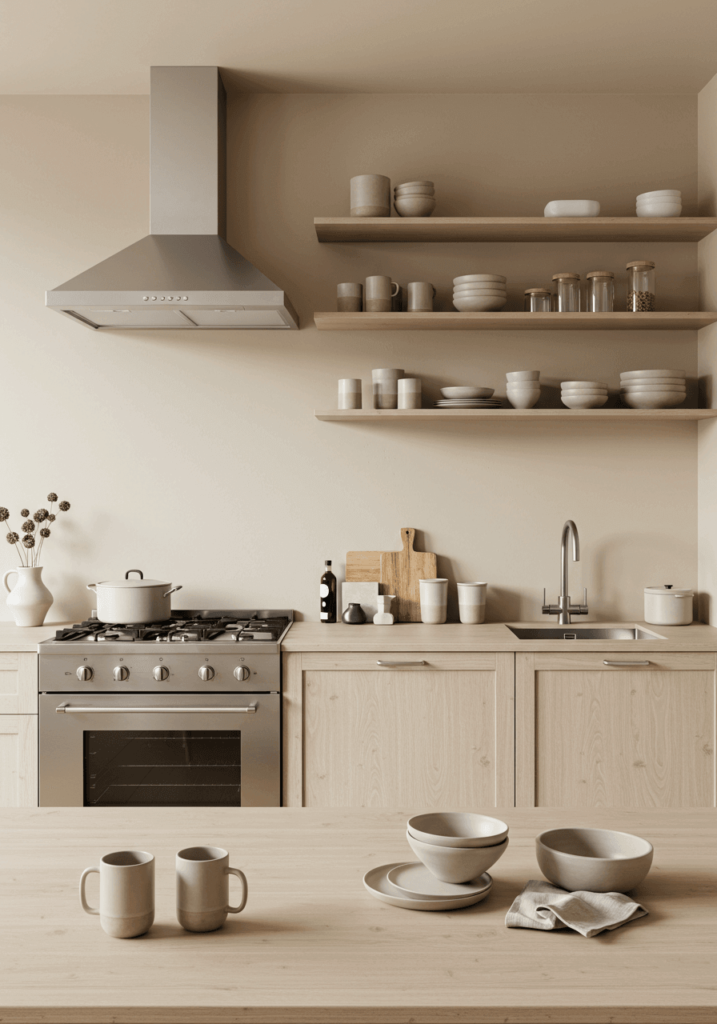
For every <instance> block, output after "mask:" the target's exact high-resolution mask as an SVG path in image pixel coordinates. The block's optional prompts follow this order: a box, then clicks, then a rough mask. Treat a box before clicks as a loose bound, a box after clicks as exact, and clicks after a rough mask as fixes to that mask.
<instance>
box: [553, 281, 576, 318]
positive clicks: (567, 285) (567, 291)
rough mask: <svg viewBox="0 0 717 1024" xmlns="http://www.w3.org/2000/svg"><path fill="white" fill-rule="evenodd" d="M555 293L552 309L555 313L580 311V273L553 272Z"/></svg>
mask: <svg viewBox="0 0 717 1024" xmlns="http://www.w3.org/2000/svg"><path fill="white" fill-rule="evenodd" d="M553 281H554V282H555V294H554V295H553V309H554V310H555V311H556V312H557V313H579V312H580V274H570V273H568V272H567V271H565V272H564V273H562V274H553Z"/></svg>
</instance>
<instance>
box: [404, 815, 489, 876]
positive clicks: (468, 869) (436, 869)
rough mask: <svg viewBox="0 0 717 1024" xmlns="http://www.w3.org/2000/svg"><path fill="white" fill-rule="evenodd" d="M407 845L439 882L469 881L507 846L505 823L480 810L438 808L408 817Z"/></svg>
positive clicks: (480, 873) (481, 872) (480, 872)
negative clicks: (462, 810)
mask: <svg viewBox="0 0 717 1024" xmlns="http://www.w3.org/2000/svg"><path fill="white" fill-rule="evenodd" d="M406 839H407V840H408V845H409V846H410V847H411V849H412V850H413V852H414V853H415V854H416V856H417V857H418V859H419V860H420V861H422V862H423V864H425V866H426V867H427V868H428V870H429V871H430V872H431V874H432V875H434V876H435V877H436V878H439V879H440V880H441V881H442V882H453V883H456V884H460V883H461V882H469V881H470V880H471V879H475V878H478V877H479V876H480V875H482V874H483V872H484V871H487V870H488V868H490V867H492V866H493V865H494V864H495V863H496V861H497V860H499V859H500V858H501V857H502V856H503V854H504V853H505V851H506V850H507V849H508V826H507V825H506V823H505V822H504V821H500V820H499V819H498V818H489V817H487V816H486V815H484V814H468V813H461V812H459V811H440V812H435V813H433V814H417V815H416V816H415V817H413V818H409V820H408V828H407V831H406Z"/></svg>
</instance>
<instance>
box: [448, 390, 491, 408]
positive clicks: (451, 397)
mask: <svg viewBox="0 0 717 1024" xmlns="http://www.w3.org/2000/svg"><path fill="white" fill-rule="evenodd" d="M441 395H442V396H443V397H442V398H439V400H438V401H437V402H436V408H437V409H500V408H501V407H502V404H503V403H502V402H501V401H500V399H499V398H493V388H476V387H462V388H441Z"/></svg>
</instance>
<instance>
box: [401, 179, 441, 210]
mask: <svg viewBox="0 0 717 1024" xmlns="http://www.w3.org/2000/svg"><path fill="white" fill-rule="evenodd" d="M393 205H394V207H395V208H396V213H397V214H398V216H399V217H430V216H431V214H432V213H433V211H434V210H435V208H436V192H435V189H434V187H433V182H432V181H407V182H406V183H405V184H404V185H396V186H395V188H394V190H393Z"/></svg>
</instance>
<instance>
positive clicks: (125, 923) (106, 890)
mask: <svg viewBox="0 0 717 1024" xmlns="http://www.w3.org/2000/svg"><path fill="white" fill-rule="evenodd" d="M92 874H97V875H99V876H100V905H99V907H91V906H90V905H89V903H88V902H87V898H86V896H85V883H86V881H87V876H88V875H92ZM80 903H81V904H82V909H83V910H84V911H85V913H86V914H97V915H98V916H99V919H100V924H101V925H102V928H103V930H104V931H105V932H107V934H108V935H112V936H113V938H115V939H133V938H134V937H135V936H137V935H144V933H145V932H147V931H149V929H150V928H151V927H152V924H153V922H154V857H153V855H152V854H151V853H147V852H146V851H144V850H118V851H117V852H115V853H106V854H105V855H104V857H103V858H102V859H101V860H100V864H99V867H92V868H85V870H84V871H83V872H82V875H81V876H80Z"/></svg>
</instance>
